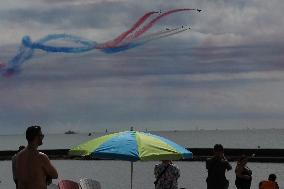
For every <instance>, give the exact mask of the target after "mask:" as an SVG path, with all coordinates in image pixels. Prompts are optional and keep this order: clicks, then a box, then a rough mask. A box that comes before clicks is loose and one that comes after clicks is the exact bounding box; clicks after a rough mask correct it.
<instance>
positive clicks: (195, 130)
mask: <svg viewBox="0 0 284 189" xmlns="http://www.w3.org/2000/svg"><path fill="white" fill-rule="evenodd" d="M136 130H137V131H142V132H149V133H151V132H153V133H156V132H185V131H186V132H200V131H204V132H211V131H268V130H274V131H275V130H277V131H284V128H240V129H236V128H234V129H225V128H221V129H218V128H214V129H203V128H194V129H193V128H192V129H181V130H178V129H172V130H151V129H136ZM72 131H74V133H72V134H89V133H92V134H96V133H98V134H102V133H105V134H109V133H115V132H123V131H126V130H109V131H108V132H105V131H83V132H81V131H78V130H76V129H74V130H72ZM23 134H24V133H3V134H1V133H0V136H15V135H23ZM45 134H46V135H60V134H66V133H65V131H62V132H46V133H45Z"/></svg>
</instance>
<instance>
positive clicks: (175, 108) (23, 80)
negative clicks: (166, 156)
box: [0, 0, 284, 134]
mask: <svg viewBox="0 0 284 189" xmlns="http://www.w3.org/2000/svg"><path fill="white" fill-rule="evenodd" d="M176 8H199V9H202V11H201V12H200V13H198V12H197V11H191V12H190V11H189V12H180V13H175V14H172V15H169V16H168V17H164V18H163V19H161V20H160V21H159V22H157V24H155V25H154V26H153V27H152V28H151V29H150V31H149V33H151V32H156V31H161V30H164V29H165V28H175V27H180V26H186V27H190V28H191V29H190V30H187V31H185V32H182V33H179V34H176V35H173V36H169V37H166V38H162V39H159V40H155V41H151V42H149V43H146V44H145V45H142V46H138V47H135V48H132V49H129V50H127V51H122V52H119V53H115V54H106V53H103V52H101V51H98V50H93V51H89V52H85V53H77V54H64V53H47V52H43V51H41V50H36V52H35V54H34V56H33V58H31V59H29V60H27V61H26V62H25V63H24V64H23V66H22V67H21V69H22V70H21V72H20V73H19V74H16V75H14V76H13V77H8V78H6V77H0V94H1V98H0V134H12V133H24V132H25V129H26V128H27V127H28V126H29V125H35V124H37V125H41V126H42V127H43V130H44V131H45V132H49V133H62V132H64V131H66V130H75V131H79V132H92V131H104V130H105V129H108V130H109V131H120V130H127V129H129V128H130V127H131V126H133V127H134V128H135V129H136V130H146V129H147V130H191V129H246V128H255V129H263V128H284V100H283V96H284V95H283V94H284V74H283V72H284V62H283V60H284V20H283V9H284V3H283V2H282V0H270V1H267V0H238V1H234V0H190V1H188V0H175V1H172V0H155V1H152V0H143V1H138V0H25V1H23V0H9V1H0V34H1V35H0V62H1V63H2V64H3V63H4V64H5V63H7V62H9V60H10V59H11V58H13V57H14V56H15V55H16V53H17V51H18V49H19V47H20V45H21V40H22V37H23V36H26V35H29V36H30V38H31V39H32V40H34V41H35V40H38V39H40V38H43V37H45V36H46V35H48V34H61V33H65V34H72V35H76V36H80V37H83V38H85V39H89V40H92V41H95V42H98V43H102V42H105V41H108V40H111V39H113V38H115V37H116V36H117V35H119V34H120V33H122V32H124V31H126V30H128V29H129V28H130V27H131V26H132V25H133V24H134V23H135V22H136V21H137V20H138V18H140V17H141V16H142V15H144V14H145V13H146V12H149V11H160V10H161V11H162V12H164V11H167V10H171V9H176Z"/></svg>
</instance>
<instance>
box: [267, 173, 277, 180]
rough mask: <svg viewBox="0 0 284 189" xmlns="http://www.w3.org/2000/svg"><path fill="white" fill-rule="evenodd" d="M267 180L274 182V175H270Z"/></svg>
mask: <svg viewBox="0 0 284 189" xmlns="http://www.w3.org/2000/svg"><path fill="white" fill-rule="evenodd" d="M268 180H270V181H275V180H276V175H275V174H270V175H269V176H268Z"/></svg>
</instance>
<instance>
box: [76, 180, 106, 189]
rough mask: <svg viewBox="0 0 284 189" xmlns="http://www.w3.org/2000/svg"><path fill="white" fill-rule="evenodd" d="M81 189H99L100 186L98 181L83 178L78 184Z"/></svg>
mask: <svg viewBox="0 0 284 189" xmlns="http://www.w3.org/2000/svg"><path fill="white" fill-rule="evenodd" d="M79 184H80V186H81V188H82V189H101V184H100V183H99V181H96V180H92V179H88V178H83V179H80V182H79Z"/></svg>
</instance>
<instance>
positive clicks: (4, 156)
mask: <svg viewBox="0 0 284 189" xmlns="http://www.w3.org/2000/svg"><path fill="white" fill-rule="evenodd" d="M188 150H190V151H191V152H192V153H193V158H192V159H185V160H182V161H205V160H206V159H207V158H209V157H211V156H212V154H213V150H212V148H188ZM40 151H41V152H43V153H45V154H47V155H48V156H49V158H50V159H57V160H58V159H62V160H64V159H69V160H70V159H81V160H93V158H91V157H74V156H69V155H68V151H69V149H49V150H40ZM15 153H16V151H13V150H5V151H0V160H11V158H12V156H13V155H14V154H15ZM242 154H245V155H248V156H251V157H250V159H249V161H250V162H272V163H284V149H235V148H227V149H225V156H226V157H227V158H228V160H229V161H236V160H237V159H238V158H239V157H240V155H242ZM96 160H98V159H96Z"/></svg>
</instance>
